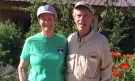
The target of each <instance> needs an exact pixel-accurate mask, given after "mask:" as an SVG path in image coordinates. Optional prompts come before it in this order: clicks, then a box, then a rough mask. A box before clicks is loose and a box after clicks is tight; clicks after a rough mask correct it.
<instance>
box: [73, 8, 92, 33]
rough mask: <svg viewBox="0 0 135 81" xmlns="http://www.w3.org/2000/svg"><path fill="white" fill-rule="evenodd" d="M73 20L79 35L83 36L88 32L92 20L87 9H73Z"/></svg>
mask: <svg viewBox="0 0 135 81" xmlns="http://www.w3.org/2000/svg"><path fill="white" fill-rule="evenodd" d="M73 19H74V22H75V23H76V25H77V28H78V31H79V33H84V34H85V33H88V32H89V31H90V24H91V22H92V20H93V16H90V11H89V9H87V8H83V9H75V15H74V16H73Z"/></svg>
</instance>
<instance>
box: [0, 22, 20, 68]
mask: <svg viewBox="0 0 135 81" xmlns="http://www.w3.org/2000/svg"><path fill="white" fill-rule="evenodd" d="M20 36H21V33H20V29H17V28H16V26H15V25H14V24H11V23H10V21H6V22H5V24H4V25H0V64H2V65H6V64H12V65H15V66H16V65H17V64H18V62H19V56H20V53H21V43H22V42H21V39H20Z"/></svg>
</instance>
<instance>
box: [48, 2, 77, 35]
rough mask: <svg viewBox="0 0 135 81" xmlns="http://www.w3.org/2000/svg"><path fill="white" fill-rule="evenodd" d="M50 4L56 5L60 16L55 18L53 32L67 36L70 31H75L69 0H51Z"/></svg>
mask: <svg viewBox="0 0 135 81" xmlns="http://www.w3.org/2000/svg"><path fill="white" fill-rule="evenodd" d="M50 5H53V6H55V7H56V9H58V10H59V12H57V13H59V14H60V18H58V19H57V20H56V26H55V30H54V31H55V32H56V33H58V34H61V35H63V36H65V37H68V36H69V35H70V34H71V33H73V32H75V31H77V28H76V27H75V24H74V22H73V19H72V15H71V11H72V9H73V6H71V5H72V4H71V0H65V3H63V2H62V0H57V1H56V0H52V2H50Z"/></svg>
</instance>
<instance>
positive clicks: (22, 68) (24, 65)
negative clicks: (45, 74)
mask: <svg viewBox="0 0 135 81" xmlns="http://www.w3.org/2000/svg"><path fill="white" fill-rule="evenodd" d="M28 66H29V62H28V61H26V60H23V59H21V60H20V63H19V66H18V73H19V80H20V81H27V75H26V72H27V70H28Z"/></svg>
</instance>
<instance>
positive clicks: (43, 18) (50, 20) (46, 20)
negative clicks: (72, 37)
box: [38, 13, 55, 33]
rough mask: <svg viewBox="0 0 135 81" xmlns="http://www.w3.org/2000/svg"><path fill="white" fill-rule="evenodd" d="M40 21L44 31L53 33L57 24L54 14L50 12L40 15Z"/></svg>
mask: <svg viewBox="0 0 135 81" xmlns="http://www.w3.org/2000/svg"><path fill="white" fill-rule="evenodd" d="M38 22H39V24H40V26H41V28H42V31H43V32H46V33H53V30H54V26H55V19H54V16H53V15H52V14H50V13H43V14H41V15H40V16H39V18H38Z"/></svg>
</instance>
